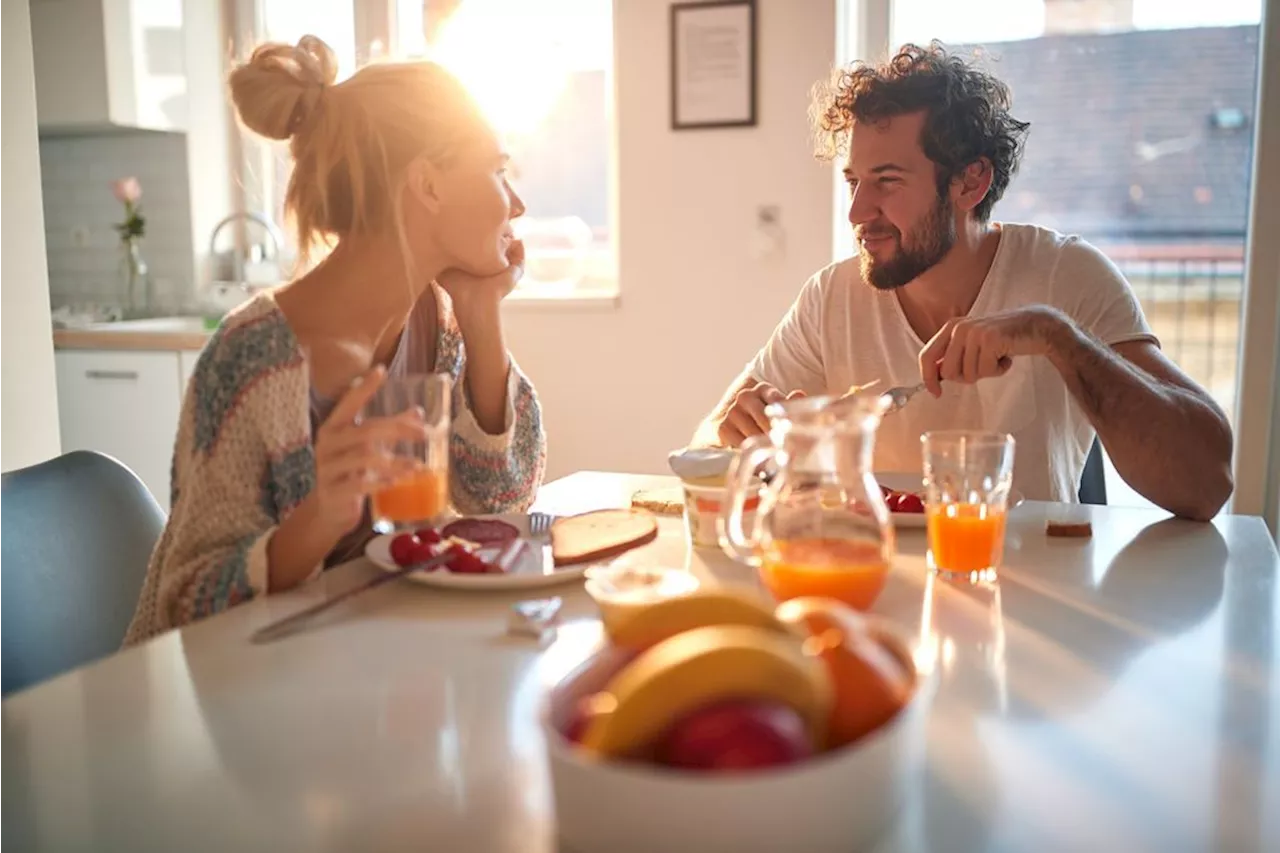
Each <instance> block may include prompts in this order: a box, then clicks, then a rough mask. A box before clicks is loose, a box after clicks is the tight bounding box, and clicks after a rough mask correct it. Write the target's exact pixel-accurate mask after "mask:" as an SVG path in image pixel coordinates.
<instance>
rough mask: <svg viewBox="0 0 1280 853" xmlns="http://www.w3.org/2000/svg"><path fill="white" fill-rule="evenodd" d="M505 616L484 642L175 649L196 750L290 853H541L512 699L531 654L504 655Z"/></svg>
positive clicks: (531, 738) (465, 638) (532, 749)
mask: <svg viewBox="0 0 1280 853" xmlns="http://www.w3.org/2000/svg"><path fill="white" fill-rule="evenodd" d="M424 592H425V593H426V594H430V595H435V594H436V592H435V591H424ZM504 616H505V614H498V615H495V617H494V619H493V620H492V622H493V624H492V630H490V628H489V626H488V624H487V623H486V624H484V625H482V626H480V627H479V628H478V629H477V627H476V625H475V623H474V622H473V623H471V624H470V625H469V626H468V625H464V624H459V625H458V626H456V630H455V626H453V625H451V624H449V623H448V622H447V620H444V621H439V620H437V621H429V620H422V619H419V620H416V621H414V620H410V619H389V620H387V621H386V622H385V623H382V624H378V625H373V626H368V625H366V626H365V628H364V630H362V631H360V632H346V631H342V630H341V629H342V626H341V625H330V626H327V627H324V628H320V629H318V630H317V631H316V632H302V633H299V634H298V635H296V636H292V637H289V638H286V639H283V640H280V641H278V642H275V643H271V644H268V645H265V646H249V645H247V644H246V645H244V646H237V647H224V648H217V647H210V646H191V647H187V648H184V650H183V654H184V656H185V661H186V666H187V670H188V672H189V675H190V681H191V685H192V689H193V692H194V697H195V702H196V705H197V707H198V709H199V713H200V714H201V716H202V718H203V723H204V727H205V730H206V732H207V734H208V738H209V741H210V743H211V744H212V747H213V749H214V751H215V753H216V755H217V758H218V761H219V762H220V764H221V767H222V769H223V773H224V775H225V778H226V780H227V782H228V783H229V784H230V785H231V786H232V787H234V788H235V789H237V791H238V794H239V797H240V799H242V800H243V801H244V802H247V803H253V804H255V808H254V813H255V814H258V815H262V816H264V817H263V820H264V822H265V823H264V826H263V827H261V830H262V832H266V833H267V835H266V836H265V837H272V838H275V837H280V836H281V833H284V832H285V828H287V830H288V832H287V833H285V835H286V837H288V844H287V846H288V847H291V848H292V849H312V850H334V851H338V850H343V851H345V850H361V849H367V850H374V849H419V850H467V849H476V850H480V849H484V850H495V851H499V850H516V849H521V850H523V849H542V848H541V847H539V846H538V844H536V843H535V841H540V837H539V836H540V835H546V834H547V833H546V828H545V826H544V815H545V811H544V809H543V807H542V805H541V803H540V802H539V795H538V792H539V790H540V788H539V782H538V779H536V778H534V777H535V776H536V775H537V774H540V773H542V772H544V771H543V764H544V761H545V759H544V757H543V755H542V745H541V740H540V738H538V737H536V736H535V735H537V731H536V728H535V727H536V719H535V718H534V713H533V704H534V703H533V702H532V701H529V696H531V695H535V693H536V691H535V693H530V692H529V691H528V690H526V691H524V693H523V694H522V695H516V696H513V695H512V685H523V684H532V682H530V681H529V678H528V676H529V673H530V672H531V671H533V670H534V669H535V668H536V667H537V665H538V661H539V659H540V655H541V654H542V652H543V651H544V649H543V648H542V647H540V645H539V644H538V643H537V642H536V641H533V640H530V641H529V642H527V643H520V642H517V641H515V640H511V641H508V640H507V639H506V638H505V636H504V633H505V627H506V622H505V618H504ZM346 618H349V619H359V618H361V616H359V615H353V614H348V615H347V617H346ZM307 646H310V648H308V647H307ZM517 692H519V691H517ZM524 694H528V695H524ZM538 695H540V694H538ZM497 815H501V816H503V818H502V819H501V820H496V819H491V818H493V817H494V816H497ZM267 816H269V821H268V818H267ZM251 837H258V838H261V837H264V836H263V835H262V834H261V833H255V834H253V835H251ZM513 839H525V840H526V841H528V844H529V845H532V847H528V846H525V845H524V844H523V843H522V842H518V841H516V840H513ZM282 849H283V848H282Z"/></svg>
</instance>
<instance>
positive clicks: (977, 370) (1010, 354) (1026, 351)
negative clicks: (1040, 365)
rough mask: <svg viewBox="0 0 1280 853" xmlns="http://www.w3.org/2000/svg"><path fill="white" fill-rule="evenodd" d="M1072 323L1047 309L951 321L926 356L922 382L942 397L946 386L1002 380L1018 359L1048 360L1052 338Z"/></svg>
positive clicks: (1032, 308) (922, 360) (1031, 308)
mask: <svg viewBox="0 0 1280 853" xmlns="http://www.w3.org/2000/svg"><path fill="white" fill-rule="evenodd" d="M1070 322H1071V321H1070V320H1069V319H1068V318H1067V317H1066V315H1064V314H1062V313H1061V312H1060V311H1058V310H1056V309H1054V308H1050V307H1049V306H1047V305H1030V306H1027V307H1025V308H1014V309H1012V310H1009V311H1002V312H1000V313H999V314H991V315H989V316H986V317H957V318H956V319H954V320H948V321H947V322H946V323H945V324H944V325H943V327H942V328H941V329H939V330H938V333H937V334H936V335H934V336H933V338H932V339H930V341H929V343H928V344H926V345H925V348H924V349H922V350H921V351H920V378H921V379H922V380H924V384H925V387H926V388H928V389H929V393H930V394H932V395H933V396H935V397H937V396H939V395H941V394H942V381H943V380H947V381H950V382H965V383H973V382H977V381H978V380H979V379H986V378H988V377H991V376H1002V375H1003V374H1004V373H1005V372H1006V371H1008V369H1009V367H1010V365H1011V364H1012V363H1013V359H1014V357H1015V356H1020V355H1047V354H1048V352H1049V346H1050V338H1051V337H1052V336H1053V335H1054V333H1055V331H1056V330H1057V329H1059V328H1061V327H1062V325H1063V324H1064V323H1070Z"/></svg>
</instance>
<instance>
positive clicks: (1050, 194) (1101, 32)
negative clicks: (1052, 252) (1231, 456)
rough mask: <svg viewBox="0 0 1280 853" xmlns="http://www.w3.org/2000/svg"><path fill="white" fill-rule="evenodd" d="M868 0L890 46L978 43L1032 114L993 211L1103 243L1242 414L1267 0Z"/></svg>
mask: <svg viewBox="0 0 1280 853" xmlns="http://www.w3.org/2000/svg"><path fill="white" fill-rule="evenodd" d="M863 2H864V3H871V4H876V5H883V4H888V8H889V10H890V17H889V20H890V24H889V32H888V34H887V35H888V39H887V42H888V43H889V44H892V45H895V46H896V45H900V44H903V43H905V42H916V43H928V41H929V40H930V39H934V38H936V39H939V40H941V41H942V42H944V43H945V44H947V46H948V47H950V48H952V49H958V50H966V51H968V50H970V49H980V54H981V59H980V62H981V63H983V64H985V65H986V66H987V67H988V68H989V69H991V70H992V71H993V72H994V73H995V74H996V75H997V76H999V77H1000V78H1001V79H1002V80H1003V81H1004V82H1006V83H1007V84H1008V85H1009V86H1010V88H1011V89H1012V91H1013V101H1014V114H1015V115H1016V116H1017V117H1018V118H1021V119H1024V120H1027V121H1030V122H1031V131H1030V135H1029V137H1028V141H1027V147H1026V151H1025V154H1024V157H1023V160H1022V165H1021V168H1020V170H1019V172H1018V173H1017V175H1015V177H1014V179H1013V181H1012V182H1011V184H1010V186H1009V188H1008V189H1007V190H1006V192H1005V194H1004V197H1003V199H1002V200H1001V201H1000V202H999V203H998V204H997V205H996V207H995V209H994V213H993V219H995V220H1003V221H1010V222H1032V223H1035V224H1038V225H1044V226H1047V227H1051V228H1056V229H1058V230H1060V231H1064V232H1067V233H1076V234H1080V235H1081V236H1082V237H1084V238H1085V239H1087V240H1089V241H1090V242H1092V243H1094V244H1095V245H1097V246H1099V248H1101V249H1102V250H1103V251H1104V252H1106V253H1107V254H1108V255H1109V256H1110V257H1111V259H1112V260H1113V261H1115V263H1116V264H1118V265H1119V266H1120V267H1121V269H1122V270H1123V271H1124V272H1125V274H1126V275H1127V276H1128V278H1129V281H1130V282H1131V283H1132V285H1133V287H1134V289H1135V291H1136V292H1137V294H1138V297H1139V299H1140V301H1141V302H1142V305H1143V309H1144V311H1145V312H1146V315H1147V318H1148V320H1149V322H1150V323H1151V325H1152V327H1153V328H1154V330H1155V333H1156V335H1157V336H1158V337H1159V338H1160V340H1161V343H1162V345H1163V348H1164V351H1165V353H1166V354H1168V355H1169V356H1170V357H1171V358H1172V359H1173V360H1174V361H1176V362H1177V363H1178V364H1179V365H1180V366H1181V367H1182V368H1183V369H1184V370H1185V371H1187V372H1188V373H1189V374H1190V375H1191V376H1192V377H1193V378H1194V379H1196V381H1197V382H1199V383H1200V384H1201V385H1203V386H1204V387H1205V388H1206V389H1207V390H1208V391H1209V392H1210V394H1212V395H1213V396H1214V397H1215V398H1216V399H1217V401H1218V402H1219V403H1220V404H1221V405H1222V407H1223V409H1225V410H1226V412H1227V413H1228V416H1231V417H1234V414H1235V403H1236V386H1237V373H1238V358H1239V357H1238V350H1239V343H1240V334H1241V333H1240V305H1241V294H1242V290H1243V269H1244V256H1245V236H1246V231H1247V226H1248V209H1249V191H1250V174H1251V168H1252V162H1253V152H1252V143H1253V127H1254V125H1255V120H1256V117H1255V116H1254V111H1255V108H1256V85H1257V77H1258V51H1259V20H1260V17H1261V11H1262V3H1261V0H1217V2H1214V3H1204V2H1197V3H1169V2H1167V0H989V2H988V3H986V4H985V6H984V14H982V15H975V14H973V13H972V11H971V10H970V9H968V8H967V7H966V6H965V4H962V3H954V2H952V0H863ZM854 17H855V18H859V16H854ZM866 17H867V16H866V15H863V16H860V18H859V19H860V20H863V21H865V20H866ZM855 35H858V36H861V44H862V46H863V49H864V50H865V49H867V46H868V44H869V43H870V42H869V40H868V38H867V34H866V33H865V32H863V33H857V34H855ZM882 47H883V49H885V50H887V47H888V44H885V45H883V46H882ZM844 200H845V201H846V202H847V195H846V196H845V199H844ZM843 231H844V233H842V234H841V240H842V244H841V246H840V248H841V249H842V250H843V251H845V252H847V253H852V250H853V247H852V237H851V235H848V233H847V232H848V228H847V226H846V228H845V229H843ZM843 256H844V257H847V256H848V254H845V255H843ZM1108 488H1109V491H1110V492H1111V493H1112V494H1111V495H1110V498H1111V502H1112V503H1116V502H1120V503H1134V502H1139V503H1140V502H1141V500H1140V499H1139V498H1137V496H1136V495H1134V494H1133V493H1132V492H1130V491H1129V490H1128V488H1127V487H1126V486H1125V485H1124V484H1123V483H1122V482H1121V481H1120V480H1119V478H1118V477H1115V476H1114V475H1113V476H1111V477H1109V478H1108ZM1117 498H1119V499H1118V500H1117Z"/></svg>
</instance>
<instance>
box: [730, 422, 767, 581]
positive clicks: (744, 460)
mask: <svg viewBox="0 0 1280 853" xmlns="http://www.w3.org/2000/svg"><path fill="white" fill-rule="evenodd" d="M740 451H741V452H740V453H739V454H738V457H737V458H736V459H734V460H733V462H732V463H731V464H730V465H729V473H728V475H727V476H726V478H725V488H726V490H727V492H728V494H727V496H726V500H725V502H724V506H722V507H721V509H720V520H719V524H718V527H719V530H720V547H721V548H722V549H723V550H724V552H725V553H726V554H728V555H729V556H730V557H732V558H733V559H735V560H738V561H739V562H743V563H746V564H747V565H749V566H755V567H757V568H758V567H759V566H760V557H759V556H758V555H757V554H756V546H757V544H758V543H757V533H758V531H759V529H760V516H759V514H758V513H757V515H756V517H755V522H756V523H755V524H754V525H752V530H751V532H750V533H748V532H747V531H745V530H744V529H743V524H742V516H743V514H744V512H745V509H746V504H747V499H748V498H749V497H750V495H751V487H752V485H753V481H754V479H755V476H756V472H757V471H759V470H760V468H761V467H762V466H763V465H766V464H768V463H770V462H773V461H775V460H776V458H777V455H778V448H777V447H775V446H774V444H773V442H772V441H771V440H770V438H769V436H767V435H756V436H752V437H751V438H749V439H747V440H746V441H744V442H743V443H742V447H741V448H740Z"/></svg>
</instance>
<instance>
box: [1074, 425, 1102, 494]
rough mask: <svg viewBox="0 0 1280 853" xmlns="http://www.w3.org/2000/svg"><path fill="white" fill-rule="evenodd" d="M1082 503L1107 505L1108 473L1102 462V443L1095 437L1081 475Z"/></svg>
mask: <svg viewBox="0 0 1280 853" xmlns="http://www.w3.org/2000/svg"><path fill="white" fill-rule="evenodd" d="M1080 503H1082V504H1098V505H1099V506H1106V504H1107V471H1106V468H1105V467H1104V466H1103V462H1102V442H1100V441H1098V437H1097V436H1094V438H1093V446H1092V447H1090V448H1089V455H1088V456H1087V457H1085V460H1084V471H1083V472H1082V473H1081V474H1080Z"/></svg>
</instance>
